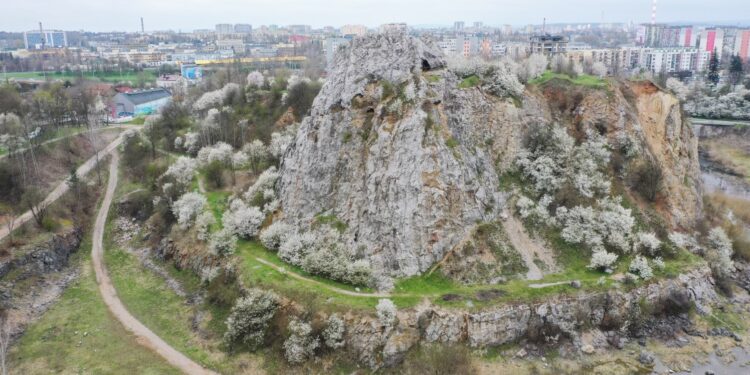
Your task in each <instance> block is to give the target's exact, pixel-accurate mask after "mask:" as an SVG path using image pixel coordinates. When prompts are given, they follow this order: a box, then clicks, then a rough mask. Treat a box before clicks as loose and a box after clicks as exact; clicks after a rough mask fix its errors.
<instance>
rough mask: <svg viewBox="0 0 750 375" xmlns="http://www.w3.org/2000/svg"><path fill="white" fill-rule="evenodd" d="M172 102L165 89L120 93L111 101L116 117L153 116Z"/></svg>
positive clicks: (170, 95)
mask: <svg viewBox="0 0 750 375" xmlns="http://www.w3.org/2000/svg"><path fill="white" fill-rule="evenodd" d="M170 100H172V94H170V93H169V91H167V90H166V89H163V88H158V89H152V90H143V91H133V92H127V93H125V92H121V93H119V94H117V95H115V97H114V98H113V99H112V101H113V106H114V112H115V115H116V116H117V117H125V116H145V115H150V114H154V113H156V112H158V111H159V109H161V108H162V107H164V106H165V105H167V104H168V103H169V101H170Z"/></svg>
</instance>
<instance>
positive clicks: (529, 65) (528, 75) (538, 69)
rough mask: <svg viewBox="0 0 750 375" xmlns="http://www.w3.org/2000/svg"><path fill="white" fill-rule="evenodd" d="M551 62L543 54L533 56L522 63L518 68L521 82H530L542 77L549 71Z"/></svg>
mask: <svg viewBox="0 0 750 375" xmlns="http://www.w3.org/2000/svg"><path fill="white" fill-rule="evenodd" d="M548 65H549V60H548V59H547V57H546V56H544V55H542V54H539V53H537V54H533V55H531V56H529V58H527V59H526V60H524V61H523V62H521V64H520V66H519V67H518V77H519V79H520V80H521V82H529V81H531V80H533V79H534V78H537V77H539V76H541V75H542V73H544V72H545V71H546V70H547V66H548Z"/></svg>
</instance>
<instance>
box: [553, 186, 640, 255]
mask: <svg viewBox="0 0 750 375" xmlns="http://www.w3.org/2000/svg"><path fill="white" fill-rule="evenodd" d="M557 220H558V222H559V223H560V225H561V227H562V231H561V232H560V234H561V236H562V238H563V239H564V240H565V241H566V242H569V243H577V244H584V245H586V246H588V247H589V248H590V249H592V250H593V251H594V252H596V251H601V250H603V246H605V245H608V246H610V247H612V248H615V249H618V250H620V251H629V250H630V238H631V237H632V231H633V226H634V225H635V219H634V218H633V216H632V215H631V211H630V209H627V208H624V207H622V205H620V200H619V198H616V199H611V198H604V199H602V200H600V201H598V202H597V207H591V206H588V207H584V206H576V207H573V208H572V209H567V208H565V207H558V209H557Z"/></svg>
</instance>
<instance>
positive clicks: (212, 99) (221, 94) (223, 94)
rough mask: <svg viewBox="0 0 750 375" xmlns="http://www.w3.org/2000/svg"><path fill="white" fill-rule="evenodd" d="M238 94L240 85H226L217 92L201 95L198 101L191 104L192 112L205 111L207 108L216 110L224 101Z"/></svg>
mask: <svg viewBox="0 0 750 375" xmlns="http://www.w3.org/2000/svg"><path fill="white" fill-rule="evenodd" d="M239 93H240V85H238V84H236V83H227V84H226V85H225V86H224V87H222V88H221V89H219V90H214V91H209V92H206V93H204V94H203V95H201V97H200V98H198V100H196V101H195V103H193V110H195V111H205V110H208V109H209V108H216V107H219V106H221V105H223V104H224V101H225V100H227V99H228V98H230V97H232V96H233V95H238V94H239Z"/></svg>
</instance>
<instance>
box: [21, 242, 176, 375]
mask: <svg viewBox="0 0 750 375" xmlns="http://www.w3.org/2000/svg"><path fill="white" fill-rule="evenodd" d="M90 251H91V239H90V238H88V239H87V240H86V241H85V242H84V243H83V244H82V245H81V248H80V250H79V252H78V253H77V254H76V255H75V256H74V258H73V259H72V264H73V265H72V266H73V267H76V266H78V267H81V270H82V271H81V273H82V274H81V276H80V278H79V279H78V280H77V281H75V282H74V283H73V284H72V285H71V286H70V287H69V288H68V289H67V290H66V291H65V292H64V293H63V295H62V297H61V298H60V300H59V301H58V302H57V303H56V304H55V305H54V306H53V307H52V308H51V309H50V310H49V311H47V313H45V314H44V315H43V316H42V318H41V319H40V320H39V321H37V322H35V323H34V324H32V325H31V326H29V327H28V329H27V331H26V333H25V334H24V335H23V336H22V337H21V339H20V340H19V341H18V343H16V345H15V346H14V347H13V348H12V349H11V353H10V355H9V358H10V364H11V369H12V371H11V373H19V374H32V373H33V374H39V373H51V372H52V373H99V374H179V371H177V370H175V369H173V368H172V367H171V366H170V365H168V364H167V363H166V362H164V361H163V360H162V359H161V358H160V357H159V356H158V355H156V354H154V353H152V352H151V351H149V350H148V349H146V348H144V347H142V346H141V345H140V344H138V343H137V342H136V340H135V338H134V337H133V336H132V335H131V334H130V333H128V332H127V331H125V329H124V328H123V327H122V325H121V324H120V323H119V322H118V321H116V320H115V319H114V318H113V317H112V316H111V315H110V313H109V311H108V310H107V307H106V306H105V305H104V302H103V301H102V300H101V296H100V294H99V289H98V287H97V284H96V277H95V275H94V271H93V269H92V267H91V260H90ZM84 335H85V336H84Z"/></svg>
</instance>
